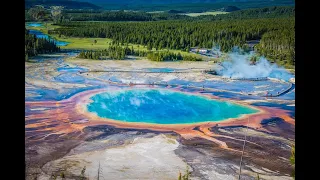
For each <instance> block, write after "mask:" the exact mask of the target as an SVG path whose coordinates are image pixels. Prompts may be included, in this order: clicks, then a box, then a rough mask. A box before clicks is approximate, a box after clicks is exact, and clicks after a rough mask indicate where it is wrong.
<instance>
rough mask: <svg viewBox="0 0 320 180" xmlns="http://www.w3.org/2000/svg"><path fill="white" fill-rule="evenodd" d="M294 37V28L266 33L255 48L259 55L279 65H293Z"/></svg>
mask: <svg viewBox="0 0 320 180" xmlns="http://www.w3.org/2000/svg"><path fill="white" fill-rule="evenodd" d="M294 37H295V31H294V28H293V29H284V30H275V31H270V32H266V33H265V34H264V35H263V36H262V39H261V41H260V43H259V44H258V45H257V46H256V47H255V48H256V50H257V51H258V52H259V53H260V54H261V55H263V56H265V57H267V58H268V59H272V60H274V61H275V62H277V63H279V64H281V65H295V38H294Z"/></svg>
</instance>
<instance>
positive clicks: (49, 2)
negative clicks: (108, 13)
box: [25, 0, 101, 9]
mask: <svg viewBox="0 0 320 180" xmlns="http://www.w3.org/2000/svg"><path fill="white" fill-rule="evenodd" d="M35 5H43V6H44V7H45V8H49V7H50V6H64V7H65V9H101V7H100V6H98V5H95V4H92V3H89V2H82V1H74V0H25V8H26V9H28V8H30V7H33V6H35Z"/></svg>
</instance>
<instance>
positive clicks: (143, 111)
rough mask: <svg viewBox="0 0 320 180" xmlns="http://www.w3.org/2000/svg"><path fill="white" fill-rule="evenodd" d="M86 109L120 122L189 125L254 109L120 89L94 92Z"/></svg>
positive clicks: (166, 92)
mask: <svg viewBox="0 0 320 180" xmlns="http://www.w3.org/2000/svg"><path fill="white" fill-rule="evenodd" d="M91 100H93V102H91V103H89V104H88V105H87V108H88V111H89V112H92V113H96V114H97V115H98V116H100V117H103V118H109V119H114V120H119V121H123V122H136V123H153V124H190V123H200V122H210V121H221V120H224V119H228V118H236V117H239V116H240V115H242V114H252V113H256V112H257V110H255V109H252V108H249V107H245V106H241V105H237V104H233V103H230V102H224V101H217V100H213V99H208V98H206V97H203V96H198V95H192V94H186V93H180V92H175V91H171V90H160V89H159V90H158V89H152V90H146V89H135V90H122V91H111V92H104V93H100V94H96V95H94V96H92V97H91Z"/></svg>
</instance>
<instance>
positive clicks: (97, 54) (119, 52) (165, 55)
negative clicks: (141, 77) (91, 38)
mask: <svg viewBox="0 0 320 180" xmlns="http://www.w3.org/2000/svg"><path fill="white" fill-rule="evenodd" d="M127 55H134V56H139V57H147V58H148V59H149V60H151V61H179V60H184V61H202V59H201V58H197V57H195V56H192V55H181V54H180V53H173V52H170V51H168V50H167V51H160V52H152V51H140V50H134V49H133V47H132V46H131V48H129V47H128V46H126V47H121V46H119V45H112V46H109V47H108V48H107V49H104V50H98V51H92V50H91V51H81V52H80V53H79V55H78V57H79V58H84V59H95V60H103V59H108V58H109V59H116V60H123V59H125V58H126V56H127Z"/></svg>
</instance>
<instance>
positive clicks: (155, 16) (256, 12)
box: [64, 6, 295, 21]
mask: <svg viewBox="0 0 320 180" xmlns="http://www.w3.org/2000/svg"><path fill="white" fill-rule="evenodd" d="M64 13H65V19H68V20H70V21H159V20H189V21H199V20H224V19H250V18H275V17H293V16H294V15H295V7H292V6H284V7H266V8H255V9H246V10H240V11H235V12H232V13H228V14H218V15H201V16H196V17H191V16H187V15H183V14H179V13H170V12H161V13H147V12H139V11H99V10H97V11H88V10H83V11H80V10H77V11H76V10H74V11H71V10H68V11H66V12H64Z"/></svg>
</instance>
